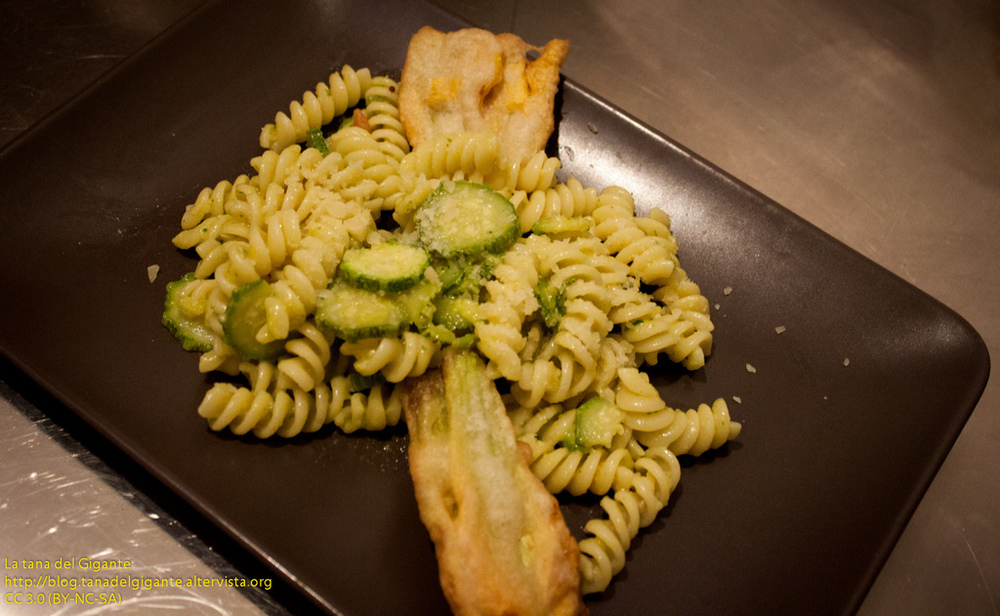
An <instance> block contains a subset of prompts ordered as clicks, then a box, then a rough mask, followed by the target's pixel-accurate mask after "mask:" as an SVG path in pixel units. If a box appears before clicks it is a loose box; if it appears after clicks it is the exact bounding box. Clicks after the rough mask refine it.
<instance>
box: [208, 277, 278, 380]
mask: <svg viewBox="0 0 1000 616" xmlns="http://www.w3.org/2000/svg"><path fill="white" fill-rule="evenodd" d="M272 294H273V291H272V290H271V285H270V284H268V283H267V281H265V280H255V281H253V282H248V283H246V284H245V285H243V286H241V287H239V288H237V289H236V290H235V291H233V295H232V296H231V297H230V298H229V303H228V304H227V305H226V318H225V321H223V323H222V332H223V333H224V334H225V338H226V342H227V343H229V346H231V347H233V348H234V349H236V352H237V353H239V354H240V357H242V358H243V359H246V360H255V361H274V360H275V359H277V358H278V357H279V356H281V354H282V353H283V352H284V350H285V341H284V340H272V341H271V342H267V343H261V342H259V341H258V340H257V332H259V331H260V328H262V327H264V325H265V324H266V323H267V310H266V309H265V307H264V300H266V299H267V298H269V297H271V295H272Z"/></svg>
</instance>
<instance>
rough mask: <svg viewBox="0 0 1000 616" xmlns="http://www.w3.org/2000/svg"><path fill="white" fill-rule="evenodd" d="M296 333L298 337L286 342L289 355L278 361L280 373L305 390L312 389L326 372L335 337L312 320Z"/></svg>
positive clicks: (300, 327)
mask: <svg viewBox="0 0 1000 616" xmlns="http://www.w3.org/2000/svg"><path fill="white" fill-rule="evenodd" d="M296 333H297V334H298V336H297V337H294V338H292V339H290V340H289V341H288V342H286V343H285V351H286V352H287V353H288V356H287V357H284V358H282V359H280V360H279V361H278V374H279V375H283V376H284V377H287V379H288V380H289V381H291V382H293V383H295V385H296V386H297V387H299V388H300V389H302V390H303V391H312V390H313V389H314V388H315V387H316V384H317V383H319V382H321V381H322V380H323V377H324V376H325V374H326V365H327V364H328V363H329V362H330V356H331V353H330V344H331V343H332V342H333V338H332V337H328V336H327V335H326V334H324V333H323V332H322V331H320V329H319V328H318V327H316V325H315V324H313V323H311V322H307V323H304V324H303V325H301V326H299V327H298V329H297V330H296Z"/></svg>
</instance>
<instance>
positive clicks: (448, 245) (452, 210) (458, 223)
mask: <svg viewBox="0 0 1000 616" xmlns="http://www.w3.org/2000/svg"><path fill="white" fill-rule="evenodd" d="M415 220H416V226H417V233H418V234H419V236H420V241H421V242H422V243H423V245H424V246H426V247H427V249H428V250H430V251H431V252H433V253H435V254H438V255H441V256H443V257H446V258H448V257H453V256H456V255H471V254H479V253H483V252H488V253H502V252H505V251H506V250H507V249H508V248H510V247H511V246H513V245H514V242H516V241H517V238H518V237H520V235H521V223H520V221H519V220H518V217H517V210H515V209H514V205H513V204H512V203H511V202H510V201H509V200H508V199H507V198H506V197H504V196H503V195H501V194H500V193H498V192H497V191H495V190H493V189H492V188H490V187H489V186H486V185H484V184H476V183H473V182H467V181H464V180H458V181H454V182H453V181H444V182H441V185H440V186H438V187H437V189H436V190H435V191H434V192H433V193H431V195H430V196H429V197H427V199H426V200H425V201H424V202H423V204H421V206H420V207H419V208H417V212H416V216H415Z"/></svg>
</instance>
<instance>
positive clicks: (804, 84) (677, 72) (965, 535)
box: [0, 0, 1000, 615]
mask: <svg viewBox="0 0 1000 616" xmlns="http://www.w3.org/2000/svg"><path fill="white" fill-rule="evenodd" d="M197 4H199V2H198V1H196V0H171V1H161V2H151V1H147V0H139V1H125V0H84V1H82V2H80V3H76V4H75V5H74V6H73V7H67V6H63V4H62V3H58V2H36V1H34V0H32V1H26V0H8V1H7V2H5V3H3V4H2V5H0V58H3V60H2V62H3V64H2V68H0V145H3V144H5V143H7V142H9V141H11V140H13V139H15V138H16V137H17V136H18V135H19V134H21V133H22V132H24V131H26V130H28V129H30V127H31V126H32V124H33V123H35V122H36V121H38V120H39V119H41V118H43V117H44V116H45V115H47V114H49V113H51V112H52V111H53V110H55V109H57V108H58V107H59V105H61V104H63V103H64V102H65V101H67V100H70V99H72V98H73V97H74V96H76V95H78V94H79V93H80V92H81V90H83V89H85V88H86V87H87V85H88V84H89V83H91V82H92V81H93V80H94V79H96V78H98V77H99V76H100V75H101V74H103V73H104V72H105V71H107V70H109V69H111V68H112V67H113V66H115V65H116V64H117V63H118V62H120V61H121V60H123V59H124V58H126V57H127V56H128V55H129V54H131V53H133V52H134V51H135V50H137V49H139V48H140V47H141V46H142V45H144V44H146V43H148V42H149V41H150V40H152V39H153V38H155V37H156V36H157V35H158V34H160V33H161V32H162V31H164V30H165V29H167V28H168V27H169V26H170V25H171V24H172V23H174V22H175V21H176V20H177V19H179V18H181V17H182V16H183V15H184V14H186V13H187V12H188V11H189V10H191V9H192V8H193V7H194V6H196V5H197ZM439 4H441V5H442V6H445V7H446V8H448V9H450V10H452V11H454V12H455V13H457V14H459V15H460V16H462V17H465V18H466V19H468V20H469V21H471V22H473V23H475V24H476V25H479V26H482V27H485V28H488V29H492V30H494V31H513V32H516V33H518V34H520V35H521V36H522V37H524V38H526V39H527V40H529V41H533V42H542V41H545V40H548V39H549V38H552V37H561V38H568V39H570V40H571V42H572V52H571V54H570V57H569V60H568V61H567V63H566V65H565V67H564V70H563V72H564V73H565V74H566V75H568V76H570V77H571V78H573V79H574V80H575V81H577V82H578V83H581V84H584V85H585V86H586V87H588V88H590V89H592V90H594V91H595V92H597V93H598V94H599V95H601V96H603V97H605V98H607V99H608V100H610V101H611V102H612V103H614V104H615V105H617V106H619V107H621V108H622V109H624V110H625V111H627V112H629V113H631V114H633V115H635V116H636V117H638V118H639V119H640V120H642V121H644V122H646V123H648V124H649V125H651V126H652V127H654V128H655V129H657V130H659V131H661V132H663V133H665V134H666V135H669V136H670V137H672V138H674V139H675V140H677V141H679V142H680V143H681V144H683V145H685V146H686V147H688V148H690V149H692V150H693V151H695V152H697V153H698V154H700V155H702V156H703V157H705V158H707V159H708V160H710V161H712V162H714V163H715V164H717V165H718V166H720V167H721V168H723V169H724V170H726V171H728V172H729V173H731V174H733V175H734V176H736V177H737V178H739V179H741V180H743V181H744V182H746V183H747V184H749V185H751V186H753V187H754V188H756V189H758V190H760V191H761V192H763V193H764V194H766V195H767V196H769V197H771V198H773V199H774V200H776V201H777V202H779V203H781V204H782V205H784V206H786V207H788V208H789V209H790V210H792V211H793V212H795V213H797V214H799V215H801V216H802V217H804V218H806V219H807V220H809V221H810V222H812V223H814V224H815V225H817V226H818V227H820V228H822V229H824V230H825V231H827V232H829V233H830V234H832V235H833V236H835V237H837V238H838V239H840V240H842V241H843V242H845V243H846V244H848V245H849V246H851V247H853V248H855V249H856V250H858V251H859V252H861V253H862V254H864V255H866V256H867V257H869V258H871V259H872V260H874V261H875V262H877V263H879V264H880V265H882V266H884V267H885V268H887V269H889V270H890V271H892V272H894V273H896V274H898V275H899V276H901V277H902V278H904V279H906V280H908V281H910V282H911V283H913V284H914V285H916V286H917V287H919V288H921V289H923V290H924V291H926V292H927V293H929V294H930V295H932V296H934V297H936V298H937V299H939V300H941V301H942V302H944V303H945V304H947V305H948V306H950V307H951V308H953V309H955V310H956V311H957V312H958V313H959V314H961V315H962V316H963V317H965V318H966V319H967V320H968V321H970V322H971V324H972V325H973V326H974V327H975V328H976V329H977V330H978V331H979V332H980V334H981V335H982V336H983V338H984V339H985V341H986V343H987V345H988V347H989V348H990V350H991V351H995V350H996V349H997V348H1000V273H998V272H1000V268H998V267H997V266H996V263H997V262H1000V240H998V239H997V232H998V231H1000V5H998V4H997V3H995V2H990V1H989V0H950V1H945V0H939V1H935V0H913V1H912V2H906V3H904V2H895V1H893V0H865V1H861V0H847V1H833V0H817V1H814V2H795V1H793V0H762V1H760V2H755V3H731V2H712V1H705V2H683V1H680V0H657V1H652V0H637V1H635V2H602V1H598V0H584V1H569V0H562V1H558V2H537V3H535V2H515V1H512V0H499V1H497V2H492V3H486V2H472V1H462V0H443V1H442V2H440V3H439ZM0 206H4V207H6V206H7V204H0ZM0 301H2V298H0ZM0 316H2V304H0ZM50 405H53V403H52V402H51V401H50V400H49V399H48V398H46V396H45V394H44V392H41V391H39V390H38V389H37V388H35V387H33V385H32V384H31V383H30V382H27V381H26V380H25V379H24V378H23V377H22V376H21V375H20V374H18V373H17V371H16V370H15V369H13V368H12V367H11V366H10V365H9V364H7V363H6V362H2V363H0V558H4V557H5V556H7V555H14V554H16V555H19V556H24V555H28V554H30V555H31V557H34V558H37V559H55V558H58V557H60V556H61V555H62V554H67V553H74V554H93V555H94V556H95V557H97V556H100V557H102V558H109V557H110V558H122V559H128V560H129V561H130V562H132V563H134V564H135V566H137V567H142V568H145V569H148V570H149V571H154V572H159V573H163V572H171V574H174V575H177V576H180V577H192V578H193V577H197V578H199V579H212V578H215V579H227V578H231V577H234V576H242V577H243V579H247V578H249V577H252V576H254V575H258V574H260V572H261V571H262V569H260V568H255V566H254V565H253V564H247V563H242V562H232V561H231V560H230V559H229V558H227V555H226V554H227V552H226V547H225V542H224V541H222V542H221V543H219V542H216V540H215V539H214V538H213V537H212V536H210V535H208V536H207V535H206V534H205V533H203V532H199V529H198V528H197V521H196V519H195V518H192V521H190V522H189V521H187V520H186V519H178V517H180V518H184V515H183V507H180V509H177V504H176V503H175V502H173V501H171V500H170V497H169V495H163V494H160V493H158V491H157V490H156V487H155V485H154V484H147V482H146V480H145V478H144V477H143V476H142V474H141V472H139V473H137V472H136V471H135V470H134V469H130V467H129V465H128V463H127V461H124V462H123V461H122V460H120V459H119V458H118V457H116V455H115V454H114V453H113V452H109V451H106V450H102V449H101V447H100V442H99V441H97V440H94V439H92V438H91V437H89V436H87V432H86V430H85V429H82V428H80V427H79V426H76V425H74V422H73V421H72V419H71V418H66V417H57V418H56V420H53V418H52V416H51V413H50V410H51V409H50V408H49V406H50ZM997 468H1000V391H998V388H997V386H996V383H995V379H993V380H992V381H991V382H990V383H989V384H988V385H987V388H986V391H985V393H984V395H983V397H982V399H981V401H980V403H979V405H978V407H977V409H976V410H975V412H974V413H973V414H972V417H971V419H970V420H969V422H968V424H967V426H966V428H965V430H964V432H963V433H962V435H961V436H960V438H959V439H958V441H957V443H956V444H955V446H954V448H953V450H952V451H951V453H950V455H949V456H948V458H947V460H946V462H945V464H944V466H943V467H942V468H941V470H940V472H939V473H938V475H937V477H936V479H935V480H934V482H933V484H932V485H931V487H930V489H929V491H928V492H927V494H926V496H925V497H924V499H923V501H922V502H921V504H920V506H919V507H918V509H917V511H916V513H915V515H914V516H913V518H912V520H911V521H910V523H909V525H908V527H907V529H906V531H905V533H904V534H903V536H902V538H901V540H900V542H899V544H898V545H897V547H896V549H895V550H894V552H893V553H892V555H891V557H890V559H889V561H888V563H887V564H886V566H885V568H884V569H883V571H882V573H881V574H880V576H879V577H878V579H877V581H876V583H875V585H874V587H873V588H872V590H871V592H870V594H869V596H868V598H867V600H866V601H865V603H864V605H863V606H862V608H861V613H862V614H886V615H889V614H901V615H902V614H907V615H910V614H944V613H948V614H997V613H1000V482H997V481H996V480H995V476H996V475H995V473H996V469H997ZM168 510H169V511H171V512H172V513H167V511H168ZM176 511H180V512H181V513H179V514H177V515H174V514H173V512H176ZM220 552H221V553H220ZM5 574H7V575H10V574H11V571H10V570H5ZM4 588H5V591H6V590H8V588H7V587H6V586H5V587H4ZM97 607H98V606H85V605H66V606H61V607H58V608H57V607H52V606H30V605H26V604H23V603H22V604H14V603H11V602H6V603H0V612H5V613H13V614H49V613H60V614H83V613H88V614H89V613H97V610H96V608H97ZM126 607H128V608H129V609H130V611H129V612H127V613H147V612H150V611H163V612H168V611H170V610H177V609H182V610H183V613H195V614H260V613H267V614H281V613H285V612H286V611H289V612H293V613H298V612H299V610H301V609H303V608H302V606H301V605H299V604H296V600H295V598H294V597H289V596H288V594H287V593H286V592H283V591H282V589H281V588H278V587H275V588H273V589H272V590H271V592H270V593H268V592H263V591H260V590H256V589H251V590H250V591H246V592H240V591H237V590H235V589H233V588H230V587H221V588H198V589H195V590H185V591H183V592H181V591H178V590H177V589H168V590H158V589H149V590H144V591H142V592H141V593H139V595H138V596H137V597H135V598H134V599H133V600H132V601H131V603H130V605H128V606H126Z"/></svg>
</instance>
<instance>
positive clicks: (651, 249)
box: [593, 186, 677, 285]
mask: <svg viewBox="0 0 1000 616" xmlns="http://www.w3.org/2000/svg"><path fill="white" fill-rule="evenodd" d="M593 216H594V225H595V226H594V229H593V232H594V235H596V236H597V237H599V238H601V239H602V240H604V242H605V243H606V244H607V246H608V249H609V250H610V252H611V253H612V254H614V255H615V256H616V258H617V259H618V260H619V261H621V262H623V263H626V264H627V265H628V266H629V270H630V273H631V274H632V275H633V276H635V277H636V278H638V279H639V280H641V281H642V282H644V283H647V284H656V285H658V284H661V283H664V282H667V281H668V280H669V279H670V275H671V274H672V273H673V271H674V265H675V253H676V251H677V244H676V241H675V240H674V238H673V235H672V234H671V233H670V230H669V228H667V227H666V226H665V225H663V224H662V223H661V224H657V223H658V221H657V220H655V219H654V220H652V221H644V223H643V225H642V226H640V224H639V223H637V222H636V220H637V219H636V217H635V203H634V201H633V200H632V195H631V194H629V193H628V192H627V191H625V190H624V189H622V188H620V187H617V186H611V187H608V188H605V189H604V190H602V191H601V194H600V196H599V197H598V207H597V209H596V210H594V214H593ZM644 228H645V229H648V230H649V231H650V232H651V234H647V233H646V231H644ZM661 233H662V234H663V235H661Z"/></svg>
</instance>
